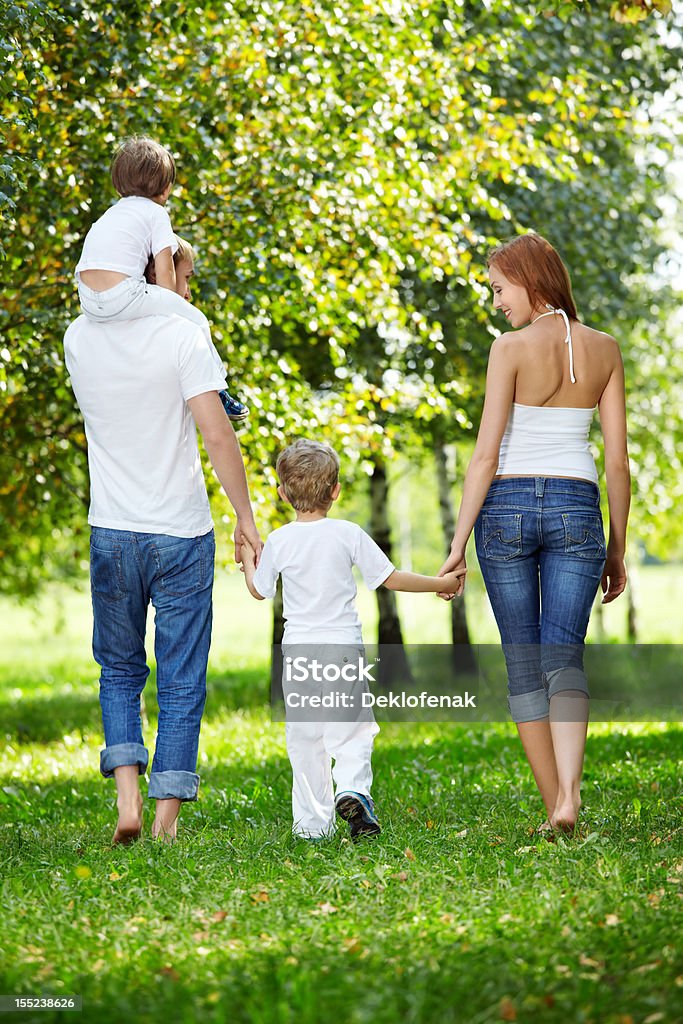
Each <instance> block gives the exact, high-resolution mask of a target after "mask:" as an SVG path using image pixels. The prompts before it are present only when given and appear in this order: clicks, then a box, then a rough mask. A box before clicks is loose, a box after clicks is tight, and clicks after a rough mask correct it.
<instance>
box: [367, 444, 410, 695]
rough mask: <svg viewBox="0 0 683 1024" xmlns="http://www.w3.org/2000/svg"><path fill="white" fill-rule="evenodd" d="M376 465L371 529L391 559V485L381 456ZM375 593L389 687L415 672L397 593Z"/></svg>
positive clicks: (381, 678) (381, 674)
mask: <svg viewBox="0 0 683 1024" xmlns="http://www.w3.org/2000/svg"><path fill="white" fill-rule="evenodd" d="M373 466H374V469H373V474H372V476H371V477H370V532H371V534H372V538H373V540H374V541H375V543H376V544H377V545H378V546H379V547H380V548H381V549H382V551H383V552H384V553H385V555H386V556H387V558H390V559H391V558H392V553H391V552H392V546H391V531H390V529H389V515H388V498H389V485H388V481H387V471H386V465H385V463H384V460H383V459H382V458H381V457H380V456H376V457H375V458H374V459H373ZM392 561H393V559H392ZM375 593H376V595H377V609H378V612H379V623H378V627H377V643H378V644H379V645H380V647H384V646H385V645H391V646H390V647H389V648H388V649H387V650H382V651H381V653H380V662H379V667H378V672H377V680H378V682H379V683H380V685H383V686H385V687H386V686H387V685H388V684H389V683H390V682H392V681H394V680H396V679H400V680H403V681H407V680H410V679H412V674H411V671H410V666H409V664H408V658H407V656H406V652H405V648H404V647H403V633H402V632H401V621H400V619H399V616H398V607H397V604H396V595H395V593H394V592H393V590H388V589H387V588H386V587H382V586H380V587H378V588H377V590H376V591H375Z"/></svg>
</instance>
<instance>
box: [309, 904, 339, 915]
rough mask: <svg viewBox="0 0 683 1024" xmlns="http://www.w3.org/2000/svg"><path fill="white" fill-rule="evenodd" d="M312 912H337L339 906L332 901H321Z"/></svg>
mask: <svg viewBox="0 0 683 1024" xmlns="http://www.w3.org/2000/svg"><path fill="white" fill-rule="evenodd" d="M311 913H312V914H336V913H337V908H336V907H335V906H333V905H332V903H319V904H318V906H317V907H316V908H315V909H314V910H312V911H311Z"/></svg>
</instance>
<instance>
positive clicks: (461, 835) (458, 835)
mask: <svg viewBox="0 0 683 1024" xmlns="http://www.w3.org/2000/svg"><path fill="white" fill-rule="evenodd" d="M466 835H467V829H466V828H464V829H462V831H461V832H456V833H455V838H456V839H464V838H465V836H466Z"/></svg>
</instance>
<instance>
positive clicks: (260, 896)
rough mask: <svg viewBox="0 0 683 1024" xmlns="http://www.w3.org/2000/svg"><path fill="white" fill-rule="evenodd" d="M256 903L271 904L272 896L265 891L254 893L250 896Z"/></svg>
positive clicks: (260, 890)
mask: <svg viewBox="0 0 683 1024" xmlns="http://www.w3.org/2000/svg"><path fill="white" fill-rule="evenodd" d="M249 898H250V899H251V900H253V901H254V903H269V902H270V896H269V895H268V893H267V892H266V890H265V889H259V890H258V892H252V893H251V894H250V896H249Z"/></svg>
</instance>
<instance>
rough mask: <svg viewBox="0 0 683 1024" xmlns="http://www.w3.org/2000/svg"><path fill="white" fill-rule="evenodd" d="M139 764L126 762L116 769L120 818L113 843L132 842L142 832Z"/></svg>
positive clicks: (115, 776)
mask: <svg viewBox="0 0 683 1024" xmlns="http://www.w3.org/2000/svg"><path fill="white" fill-rule="evenodd" d="M138 776H139V772H138V766H137V765H136V764H124V765H121V766H120V767H119V768H115V769H114V779H115V780H116V806H117V809H118V812H119V820H118V822H117V825H116V831H115V832H114V838H113V840H112V842H113V843H115V844H116V843H124V844H125V843H131V842H132V841H133V840H134V839H139V838H140V833H141V832H142V796H141V795H140V787H139V784H138Z"/></svg>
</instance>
